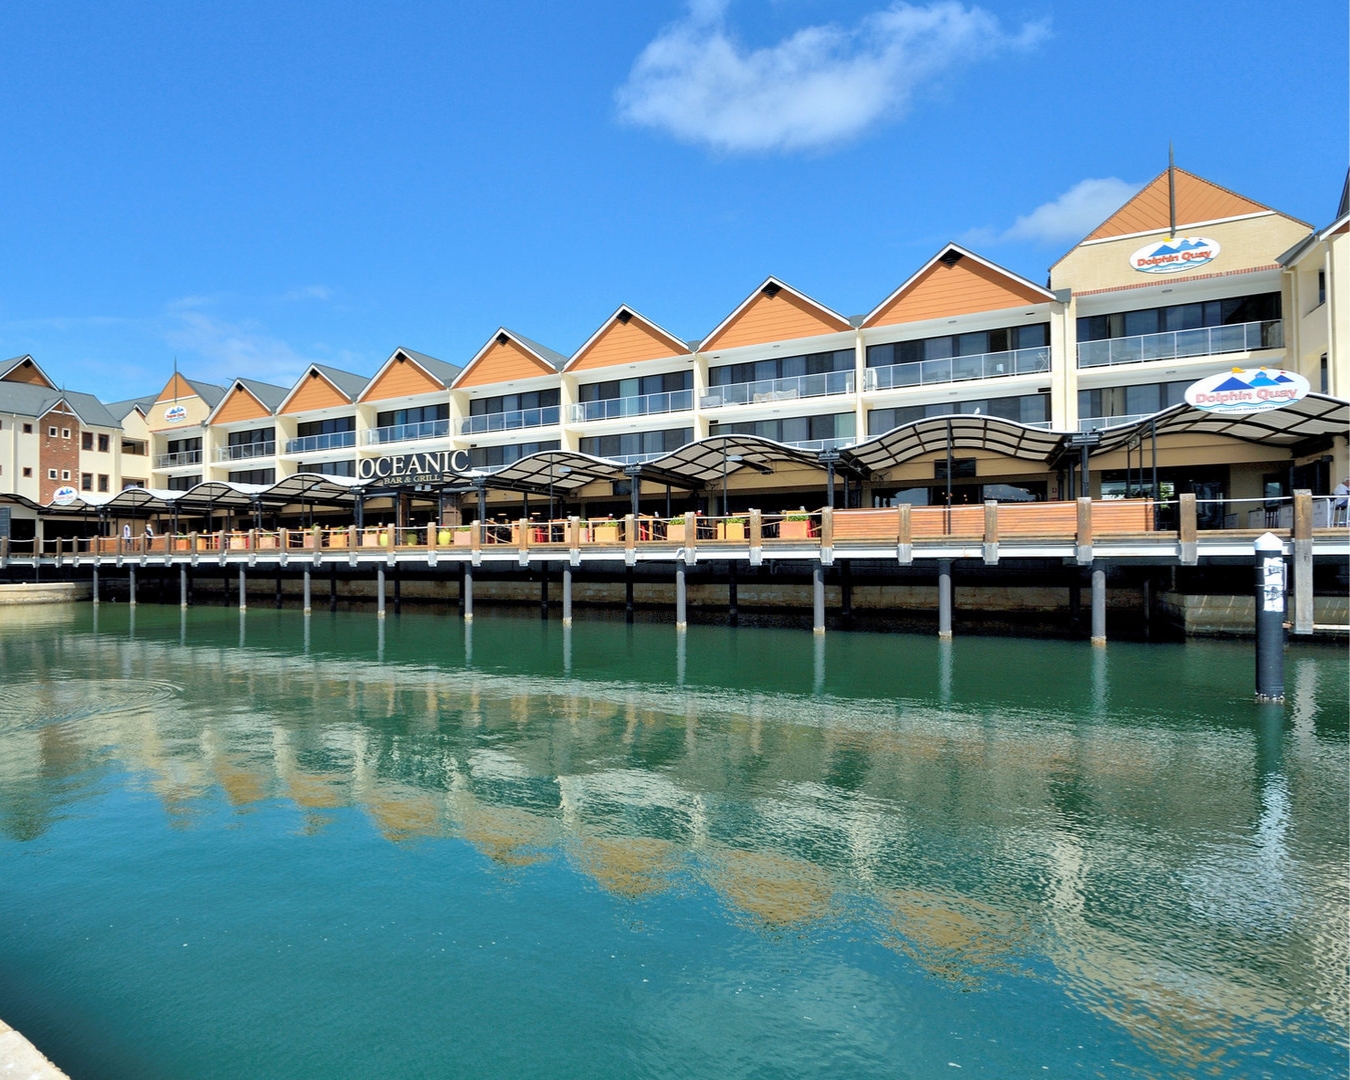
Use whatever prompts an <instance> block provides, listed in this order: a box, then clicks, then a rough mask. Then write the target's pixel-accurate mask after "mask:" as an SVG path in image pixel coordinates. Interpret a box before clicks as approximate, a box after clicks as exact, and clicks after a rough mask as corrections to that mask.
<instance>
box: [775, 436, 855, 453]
mask: <svg viewBox="0 0 1350 1080" xmlns="http://www.w3.org/2000/svg"><path fill="white" fill-rule="evenodd" d="M857 442H858V440H857V439H856V438H854V437H853V436H852V435H850V436H848V437H847V438H843V439H799V440H797V441H796V442H788V443H784V444H783V445H784V446H792V447H795V448H796V449H798V450H838V449H839V448H840V447H842V446H854V445H856V444H857Z"/></svg>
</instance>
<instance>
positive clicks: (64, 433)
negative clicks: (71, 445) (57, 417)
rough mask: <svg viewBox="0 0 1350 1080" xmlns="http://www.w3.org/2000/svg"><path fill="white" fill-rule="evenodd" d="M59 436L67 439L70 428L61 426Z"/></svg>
mask: <svg viewBox="0 0 1350 1080" xmlns="http://www.w3.org/2000/svg"><path fill="white" fill-rule="evenodd" d="M61 438H63V439H69V438H70V428H68V427H63V428H62V429H61Z"/></svg>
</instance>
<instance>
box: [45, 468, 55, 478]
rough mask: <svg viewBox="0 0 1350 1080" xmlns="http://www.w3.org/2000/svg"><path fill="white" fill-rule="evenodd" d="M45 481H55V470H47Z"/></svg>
mask: <svg viewBox="0 0 1350 1080" xmlns="http://www.w3.org/2000/svg"><path fill="white" fill-rule="evenodd" d="M47 479H48V480H55V479H56V470H55V469H48V470H47Z"/></svg>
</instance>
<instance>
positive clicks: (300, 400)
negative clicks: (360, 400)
mask: <svg viewBox="0 0 1350 1080" xmlns="http://www.w3.org/2000/svg"><path fill="white" fill-rule="evenodd" d="M351 403H352V399H351V398H350V397H349V396H348V395H347V394H345V393H343V391H342V390H341V389H340V388H339V387H338V385H337V384H336V383H334V382H333V380H332V379H330V378H329V377H328V376H327V375H325V374H324V373H323V372H322V371H320V370H319V368H318V367H317V366H316V365H314V364H311V365H310V366H309V370H308V371H306V372H305V373H304V374H303V375H301V376H300V379H299V381H297V382H296V384H295V385H294V386H292V387H291V392H290V393H289V394H287V395H286V400H285V401H283V402H282V403H281V405H280V406H278V408H277V412H278V414H280V413H285V414H286V415H288V416H289V415H291V414H294V413H305V412H312V411H313V410H315V409H331V408H334V407H337V406H341V405H350V404H351Z"/></svg>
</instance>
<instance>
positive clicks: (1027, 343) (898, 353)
mask: <svg viewBox="0 0 1350 1080" xmlns="http://www.w3.org/2000/svg"><path fill="white" fill-rule="evenodd" d="M1049 344H1050V324H1049V323H1032V324H1031V325H1030V326H1008V327H1002V328H1000V329H997V330H977V331H975V332H974V333H969V334H944V335H943V336H941V337H931V338H919V339H918V340H916V341H893V342H887V343H886V344H884V345H869V346H867V366H868V367H889V366H890V365H892V364H912V363H917V362H919V361H923V360H946V359H947V358H948V357H955V356H981V355H983V354H985V353H1003V352H1015V351H1017V350H1018V349H1043V348H1046V347H1048V346H1049ZM1009 374H1011V372H1009Z"/></svg>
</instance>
